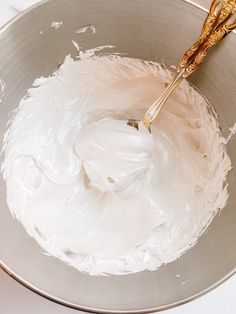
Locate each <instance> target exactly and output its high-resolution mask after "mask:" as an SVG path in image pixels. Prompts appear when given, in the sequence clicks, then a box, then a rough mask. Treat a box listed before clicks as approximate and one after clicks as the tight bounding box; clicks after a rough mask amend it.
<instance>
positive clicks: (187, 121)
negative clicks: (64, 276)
mask: <svg viewBox="0 0 236 314" xmlns="http://www.w3.org/2000/svg"><path fill="white" fill-rule="evenodd" d="M90 55H91V54H89V56H88V58H87V57H86V58H85V57H84V58H81V59H79V60H78V61H73V60H72V59H71V58H70V57H67V58H66V60H65V62H64V64H63V65H62V66H61V68H60V69H59V70H58V71H57V72H55V73H54V74H53V75H52V76H51V77H49V78H40V79H37V80H36V81H35V83H34V87H33V88H31V89H30V90H29V91H28V96H27V97H25V98H24V99H22V101H21V102H20V105H19V108H18V109H17V111H16V113H15V115H14V118H13V119H12V121H11V123H10V126H9V129H8V131H7V133H6V135H5V145H4V152H5V159H4V162H3V164H2V171H3V175H4V178H5V180H6V185H7V201H8V204H9V208H10V210H11V212H12V214H13V215H14V216H15V217H16V218H17V219H19V221H21V223H22V224H23V225H24V227H25V228H26V230H27V232H28V233H29V234H30V235H31V236H32V237H34V238H35V239H36V240H37V241H38V243H39V244H40V245H41V246H42V247H43V248H44V249H45V251H46V252H48V253H49V254H51V255H53V256H56V257H58V258H60V259H62V260H63V261H65V262H66V263H68V264H70V265H72V266H73V267H75V268H77V269H78V270H80V271H83V272H88V273H90V274H91V275H99V274H100V275H101V274H126V273H132V272H138V271H142V270H145V269H149V270H154V269H156V268H158V267H159V266H160V265H161V264H163V263H168V262H171V261H173V260H175V259H176V258H178V257H179V256H180V255H181V254H182V253H183V252H184V251H186V250H187V249H188V248H190V247H191V246H192V245H193V244H195V243H196V241H197V240H198V238H199V236H200V235H201V233H202V232H203V231H204V230H205V229H206V228H207V226H208V224H209V223H210V221H211V220H212V218H213V217H214V215H215V214H216V213H217V211H218V210H219V209H221V208H223V207H224V206H225V204H226V201H227V198H228V193H227V186H226V185H225V184H224V181H225V179H226V176H227V173H228V171H229V169H230V168H231V163H230V160H229V157H228V155H227V153H226V148H225V140H224V138H223V137H222V135H221V133H220V129H219V125H218V121H217V118H216V115H215V113H214V112H212V109H211V108H209V106H208V104H207V103H206V101H205V99H204V98H203V97H202V96H201V95H200V94H199V93H198V92H197V91H196V90H195V89H194V88H193V87H191V86H190V85H189V84H188V83H187V82H186V81H184V82H182V83H181V85H180V87H179V88H178V90H176V92H175V93H174V94H173V95H172V96H171V98H170V100H169V102H168V104H167V105H166V107H165V110H163V112H162V113H161V115H160V116H159V118H158V119H157V121H155V122H154V124H153V125H152V134H150V133H149V132H148V131H146V130H145V129H143V130H141V131H137V130H136V129H135V128H133V127H130V126H128V125H127V119H128V118H141V117H143V115H144V112H145V110H146V108H147V107H148V106H149V105H150V104H151V103H152V102H153V101H154V100H155V99H156V97H157V96H158V95H160V94H161V93H162V91H163V90H164V87H165V83H167V82H168V81H169V80H170V72H169V71H167V70H165V69H163V68H162V67H161V66H160V65H159V64H157V63H152V62H146V61H142V60H138V59H130V58H123V57H118V56H100V57H95V56H92V57H90Z"/></svg>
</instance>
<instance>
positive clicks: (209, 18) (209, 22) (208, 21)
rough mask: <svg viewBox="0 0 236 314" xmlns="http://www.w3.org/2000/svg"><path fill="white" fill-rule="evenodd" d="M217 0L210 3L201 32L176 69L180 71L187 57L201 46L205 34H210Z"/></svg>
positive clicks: (215, 16)
mask: <svg viewBox="0 0 236 314" xmlns="http://www.w3.org/2000/svg"><path fill="white" fill-rule="evenodd" d="M218 4H219V1H218V0H214V1H213V2H212V4H211V7H210V10H209V13H208V15H207V17H206V19H205V22H204V24H203V26H202V31H201V34H200V36H199V38H198V40H197V41H196V42H195V43H194V44H193V45H192V47H191V48H189V49H188V50H187V51H186V52H185V54H184V55H183V57H182V59H181V60H180V63H179V66H178V70H179V71H180V69H181V68H184V67H185V66H186V65H187V63H188V61H189V59H190V58H191V57H192V56H193V55H194V54H195V52H196V51H197V50H198V48H199V47H200V46H201V44H202V43H203V42H204V41H205V40H206V38H207V36H208V35H209V34H210V32H211V31H212V30H213V27H214V25H215V23H216V18H217V15H216V7H217V6H218Z"/></svg>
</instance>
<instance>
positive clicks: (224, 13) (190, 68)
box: [177, 0, 236, 78]
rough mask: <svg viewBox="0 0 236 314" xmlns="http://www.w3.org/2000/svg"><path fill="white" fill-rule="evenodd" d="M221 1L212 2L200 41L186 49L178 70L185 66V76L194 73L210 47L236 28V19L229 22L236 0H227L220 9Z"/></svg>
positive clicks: (235, 9) (235, 7)
mask: <svg viewBox="0 0 236 314" xmlns="http://www.w3.org/2000/svg"><path fill="white" fill-rule="evenodd" d="M219 4H220V1H218V0H217V1H216V0H214V1H213V2H212V5H211V8H210V11H209V14H208V16H207V18H206V20H205V22H204V25H203V28H202V33H201V35H200V37H199V39H198V41H197V42H196V43H195V44H194V45H193V46H192V47H191V48H190V49H189V50H187V51H186V53H185V54H184V56H183V57H182V59H181V61H180V63H179V66H178V68H177V71H178V72H179V71H180V70H181V69H183V68H185V72H184V75H183V76H184V78H186V77H187V76H189V75H190V74H192V73H193V72H194V71H195V70H196V69H197V68H198V67H199V66H200V64H201V63H202V61H203V59H204V58H205V56H206V54H207V52H208V50H209V48H211V47H213V46H214V45H216V44H217V43H219V42H220V41H221V40H222V39H223V38H224V37H225V36H226V35H227V34H228V33H230V32H231V31H232V30H233V29H234V28H236V19H235V20H234V21H233V22H232V23H229V24H227V22H228V21H229V20H230V18H231V17H232V16H233V14H234V13H235V12H236V0H225V1H224V2H223V4H222V6H221V8H220V9H219V10H218V12H217V9H218V6H219Z"/></svg>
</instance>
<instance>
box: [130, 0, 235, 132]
mask: <svg viewBox="0 0 236 314" xmlns="http://www.w3.org/2000/svg"><path fill="white" fill-rule="evenodd" d="M235 12H236V0H224V1H223V2H222V1H219V0H213V1H212V4H211V7H210V10H209V13H208V15H207V17H206V19H205V22H204V24H203V26H202V30H201V34H200V36H199V38H198V40H197V41H196V42H195V43H194V44H193V45H192V47H191V48H190V49H188V50H187V51H186V52H185V54H184V55H183V57H182V59H181V60H180V62H179V65H178V67H177V70H176V73H175V75H174V78H173V80H172V81H171V83H170V84H169V85H168V86H167V88H166V89H165V91H164V93H163V94H162V95H161V97H159V98H158V99H157V100H156V101H155V102H154V103H153V104H152V105H151V106H150V108H149V109H148V110H147V111H146V113H145V116H144V120H143V122H144V124H145V126H146V127H147V128H148V129H149V130H150V126H151V124H152V122H153V121H154V119H155V118H156V117H157V115H158V114H159V113H160V112H161V110H162V108H163V107H164V105H165V103H166V101H167V99H168V98H169V96H170V95H171V93H172V92H173V91H174V89H175V88H176V87H177V86H178V85H179V83H180V82H181V81H182V80H183V79H185V78H186V77H188V76H189V75H190V74H192V73H193V72H194V71H196V70H197V69H198V68H199V66H200V65H201V63H202V61H203V59H204V58H205V56H206V54H207V52H208V50H209V49H210V48H211V47H213V46H214V45H216V44H218V43H219V42H220V41H221V40H222V39H223V38H224V37H225V36H226V35H228V34H229V33H230V32H231V31H232V30H233V29H235V28H236V18H234V19H233V16H234V14H235ZM140 122H141V121H140V120H134V119H130V120H128V125H131V126H133V127H135V128H137V129H139V123H140Z"/></svg>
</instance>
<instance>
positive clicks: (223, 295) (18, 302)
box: [0, 0, 236, 314]
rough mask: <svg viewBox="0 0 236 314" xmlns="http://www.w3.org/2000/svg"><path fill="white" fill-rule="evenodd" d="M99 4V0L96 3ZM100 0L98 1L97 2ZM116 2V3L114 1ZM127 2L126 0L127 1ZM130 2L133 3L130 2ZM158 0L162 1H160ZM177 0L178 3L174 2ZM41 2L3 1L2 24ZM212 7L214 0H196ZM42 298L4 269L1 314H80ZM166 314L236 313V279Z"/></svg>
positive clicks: (0, 279)
mask: <svg viewBox="0 0 236 314" xmlns="http://www.w3.org/2000/svg"><path fill="white" fill-rule="evenodd" d="M95 1H96V0H95ZM97 1H98V0H97ZM111 1H112V0H111ZM124 1H125V0H124ZM126 1H129V0H126ZM156 1H158V0H156ZM173 1H174V0H173ZM36 2H38V0H0V25H2V24H4V23H5V22H7V21H8V20H9V19H10V18H12V17H13V16H15V15H16V14H17V13H18V12H20V11H22V10H24V9H25V8H27V7H29V6H30V5H31V4H33V3H36ZM195 2H198V3H200V4H203V5H207V6H209V2H210V0H195ZM77 313H81V312H78V311H75V310H72V309H68V308H65V307H63V306H60V305H57V304H55V303H53V302H50V301H48V300H46V299H44V298H41V297H39V296H38V295H36V294H34V293H33V292H31V291H29V290H27V289H26V288H24V287H23V286H21V285H20V284H18V283H17V282H15V281H14V280H13V279H11V278H10V277H9V276H8V275H6V274H5V273H3V272H2V271H1V270H0V314H77ZM165 313H166V314H235V313H236V276H234V277H233V278H231V279H229V280H228V281H227V282H226V283H224V284H223V285H221V286H220V287H218V288H217V289H215V290H214V291H211V292H209V293H208V294H207V295H205V296H203V297H201V298H200V299H197V300H195V301H192V302H191V303H188V304H185V305H183V306H180V307H178V308H175V309H171V310H168V311H166V312H165Z"/></svg>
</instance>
